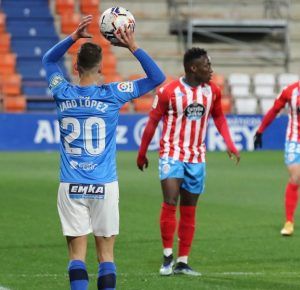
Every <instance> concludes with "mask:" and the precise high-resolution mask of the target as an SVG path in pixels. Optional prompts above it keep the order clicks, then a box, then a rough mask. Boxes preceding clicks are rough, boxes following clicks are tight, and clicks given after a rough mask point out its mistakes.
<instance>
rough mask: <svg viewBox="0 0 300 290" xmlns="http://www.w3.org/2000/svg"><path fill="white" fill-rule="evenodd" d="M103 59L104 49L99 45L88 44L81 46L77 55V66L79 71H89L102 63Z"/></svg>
mask: <svg viewBox="0 0 300 290" xmlns="http://www.w3.org/2000/svg"><path fill="white" fill-rule="evenodd" d="M101 59H102V49H101V47H100V46H99V45H97V44H95V43H92V42H86V43H84V44H82V45H81V47H80V49H79V51H78V53H77V65H78V67H79V69H83V70H89V69H92V68H93V67H95V66H96V65H97V64H98V63H100V61H101Z"/></svg>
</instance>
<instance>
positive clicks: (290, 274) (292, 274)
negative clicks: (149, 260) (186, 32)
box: [0, 271, 300, 290]
mask: <svg viewBox="0 0 300 290" xmlns="http://www.w3.org/2000/svg"><path fill="white" fill-rule="evenodd" d="M200 272H201V271H200ZM8 276H13V277H24V278H26V277H27V278H28V277H30V278H47V277H50V278H60V277H67V276H68V275H67V273H60V274H50V273H43V274H42V273H41V274H32V275H28V274H18V275H13V274H11V275H8ZM89 276H90V277H96V276H97V274H94V273H90V274H89ZM118 276H119V277H120V276H121V277H129V276H132V277H139V276H143V277H145V276H148V277H149V276H150V277H156V276H159V274H158V273H156V272H152V273H149V272H148V273H147V272H135V273H130V274H128V273H118ZM208 276H240V277H242V276H283V277H300V272H277V273H271V272H270V273H269V272H268V273H266V272H202V277H208ZM200 277H201V276H200ZM0 290H11V289H9V288H4V287H3V286H2V287H1V285H0Z"/></svg>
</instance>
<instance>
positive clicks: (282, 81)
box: [278, 73, 299, 91]
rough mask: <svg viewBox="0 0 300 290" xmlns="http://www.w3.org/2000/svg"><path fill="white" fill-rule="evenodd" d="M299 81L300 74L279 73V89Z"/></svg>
mask: <svg viewBox="0 0 300 290" xmlns="http://www.w3.org/2000/svg"><path fill="white" fill-rule="evenodd" d="M297 81H299V75H298V74H292V73H282V74H279V75H278V86H279V90H280V91H282V89H283V88H284V87H286V86H287V85H290V84H292V83H294V82H297Z"/></svg>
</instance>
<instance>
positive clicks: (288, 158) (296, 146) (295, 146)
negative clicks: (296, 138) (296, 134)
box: [284, 141, 300, 165]
mask: <svg viewBox="0 0 300 290" xmlns="http://www.w3.org/2000/svg"><path fill="white" fill-rule="evenodd" d="M284 161H285V164H286V165H291V164H300V143H298V142H292V141H286V142H285V153H284Z"/></svg>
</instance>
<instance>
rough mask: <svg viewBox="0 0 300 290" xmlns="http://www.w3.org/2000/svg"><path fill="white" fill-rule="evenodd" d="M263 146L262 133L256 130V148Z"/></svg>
mask: <svg viewBox="0 0 300 290" xmlns="http://www.w3.org/2000/svg"><path fill="white" fill-rule="evenodd" d="M258 148H262V133H258V132H256V134H255V135H254V149H258Z"/></svg>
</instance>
